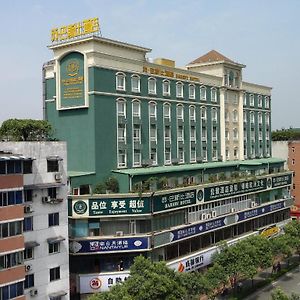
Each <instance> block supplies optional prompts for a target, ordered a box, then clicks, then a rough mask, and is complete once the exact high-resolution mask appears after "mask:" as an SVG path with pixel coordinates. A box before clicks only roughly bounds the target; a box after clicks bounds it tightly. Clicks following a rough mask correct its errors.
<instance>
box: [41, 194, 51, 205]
mask: <svg viewBox="0 0 300 300" xmlns="http://www.w3.org/2000/svg"><path fill="white" fill-rule="evenodd" d="M51 201H52V200H51V198H50V196H45V197H42V202H44V203H51Z"/></svg>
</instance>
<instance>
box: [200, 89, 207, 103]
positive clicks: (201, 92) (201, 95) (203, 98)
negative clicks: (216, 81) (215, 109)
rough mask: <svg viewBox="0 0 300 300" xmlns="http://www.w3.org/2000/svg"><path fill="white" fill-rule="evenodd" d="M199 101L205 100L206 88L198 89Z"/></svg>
mask: <svg viewBox="0 0 300 300" xmlns="http://www.w3.org/2000/svg"><path fill="white" fill-rule="evenodd" d="M200 100H206V87H205V86H201V87H200Z"/></svg>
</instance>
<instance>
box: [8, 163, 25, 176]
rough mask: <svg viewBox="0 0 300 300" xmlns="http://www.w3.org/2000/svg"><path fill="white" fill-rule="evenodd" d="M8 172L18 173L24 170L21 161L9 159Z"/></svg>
mask: <svg viewBox="0 0 300 300" xmlns="http://www.w3.org/2000/svg"><path fill="white" fill-rule="evenodd" d="M6 163H7V174H18V173H21V172H22V169H21V161H7V162H6Z"/></svg>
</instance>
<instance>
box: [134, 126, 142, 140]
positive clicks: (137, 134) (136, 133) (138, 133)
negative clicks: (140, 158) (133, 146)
mask: <svg viewBox="0 0 300 300" xmlns="http://www.w3.org/2000/svg"><path fill="white" fill-rule="evenodd" d="M133 141H134V142H138V143H140V142H141V127H140V125H134V127H133Z"/></svg>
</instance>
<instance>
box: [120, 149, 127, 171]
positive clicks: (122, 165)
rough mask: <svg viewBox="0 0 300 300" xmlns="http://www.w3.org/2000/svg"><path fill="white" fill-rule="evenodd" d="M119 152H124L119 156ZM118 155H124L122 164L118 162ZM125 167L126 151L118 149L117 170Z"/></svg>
mask: <svg viewBox="0 0 300 300" xmlns="http://www.w3.org/2000/svg"><path fill="white" fill-rule="evenodd" d="M120 152H124V153H122V154H120ZM120 155H124V163H123V162H122V163H121V162H120V161H121V160H120ZM126 167H127V151H126V150H125V149H118V168H126Z"/></svg>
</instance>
